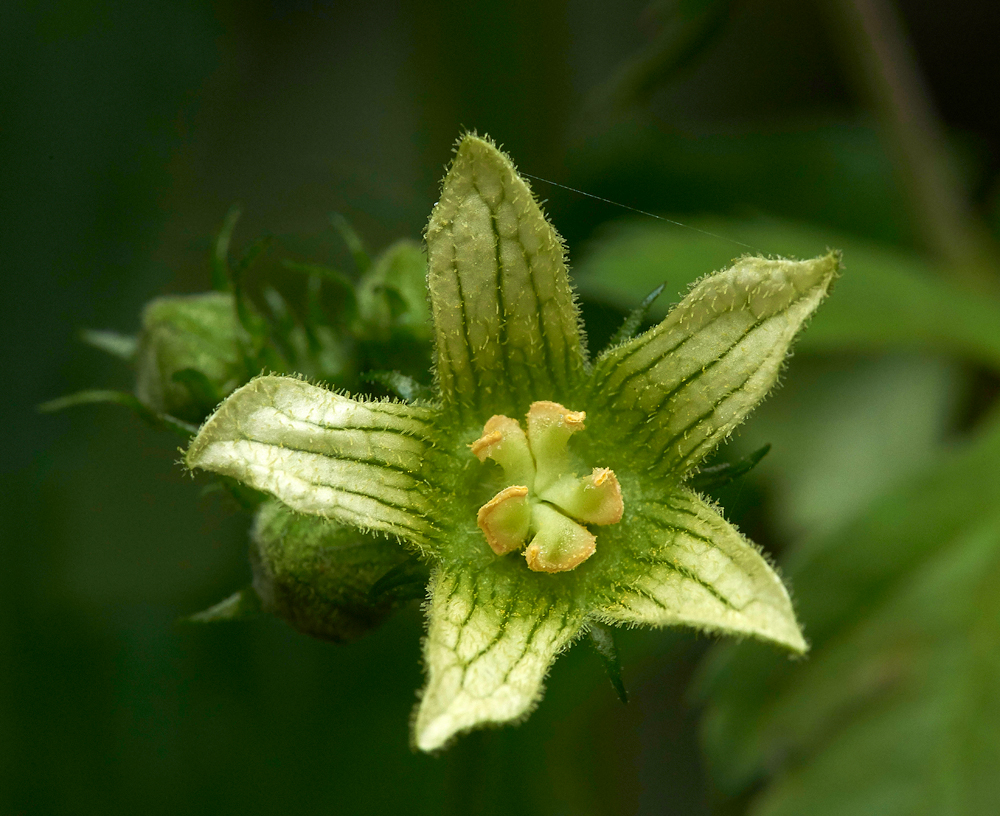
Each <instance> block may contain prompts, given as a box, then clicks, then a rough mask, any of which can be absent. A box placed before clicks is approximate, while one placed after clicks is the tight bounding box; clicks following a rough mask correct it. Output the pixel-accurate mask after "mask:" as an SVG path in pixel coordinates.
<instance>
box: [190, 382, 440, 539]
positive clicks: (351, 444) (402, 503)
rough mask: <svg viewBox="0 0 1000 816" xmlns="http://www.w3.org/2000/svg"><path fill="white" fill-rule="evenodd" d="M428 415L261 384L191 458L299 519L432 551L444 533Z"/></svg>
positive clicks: (198, 443) (226, 407)
mask: <svg viewBox="0 0 1000 816" xmlns="http://www.w3.org/2000/svg"><path fill="white" fill-rule="evenodd" d="M432 415H433V413H432V411H430V410H429V409H426V408H420V407H417V406H413V405H404V404H401V403H392V402H357V401H355V400H352V399H349V398H347V397H342V396H340V395H339V394H334V393H333V392H331V391H327V390H325V389H323V388H318V387H317V386H314V385H309V384H308V383H305V382H303V381H302V380H297V379H293V378H290V377H274V376H268V377H259V378H257V379H255V380H252V381H251V382H250V383H248V384H247V385H245V386H243V387H242V388H240V389H239V390H238V391H236V392H235V393H233V394H232V396H230V397H229V399H227V400H226V401H225V402H223V403H222V405H221V406H219V409H218V410H217V411H216V412H215V413H214V414H213V415H212V416H211V417H210V418H209V419H208V421H207V422H206V423H205V424H204V425H203V426H202V428H201V430H200V431H199V433H198V436H197V437H196V438H195V440H194V441H193V442H192V443H191V447H190V448H189V449H188V452H187V464H188V467H190V468H203V469H205V470H210V471H213V472H215V473H220V474H222V475H225V476H230V477H232V478H234V479H238V480H239V481H241V482H244V483H245V484H247V485H249V486H250V487H253V488H255V489H257V490H262V491H264V492H266V493H270V494H271V495H273V496H275V497H277V498H279V499H281V501H283V502H284V503H285V504H287V505H288V506H289V507H291V508H292V509H294V510H297V511H299V512H301V513H307V514H311V515H318V516H324V517H326V518H330V519H335V520H337V521H340V522H342V523H344V524H349V525H352V526H356V527H359V528H361V529H366V530H375V531H380V532H385V533H390V534H392V535H396V536H399V537H401V538H406V539H409V540H411V541H414V542H416V543H426V542H427V541H428V540H429V538H430V537H432V536H433V535H434V533H435V529H436V527H437V524H436V522H435V521H434V520H432V518H431V515H430V511H431V507H432V501H433V499H434V498H435V497H436V488H434V487H433V485H432V484H431V483H430V482H429V481H428V478H427V474H428V473H429V472H431V471H432V470H433V467H432V465H431V464H429V461H428V460H429V457H430V453H431V449H432V447H433V444H434V440H433V429H432V425H431V417H432Z"/></svg>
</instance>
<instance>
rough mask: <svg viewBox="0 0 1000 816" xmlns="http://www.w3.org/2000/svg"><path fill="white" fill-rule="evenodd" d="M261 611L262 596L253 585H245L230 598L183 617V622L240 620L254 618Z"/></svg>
mask: <svg viewBox="0 0 1000 816" xmlns="http://www.w3.org/2000/svg"><path fill="white" fill-rule="evenodd" d="M260 611H261V607H260V596H259V595H258V594H257V592H256V591H255V590H254V588H253V587H252V586H251V587H244V588H243V589H241V590H238V591H237V592H234V593H233V594H232V595H230V596H229V597H228V598H226V599H224V600H221V601H219V602H218V603H217V604H215V605H214V606H210V607H209V608H208V609H205V610H203V611H201V612H196V613H195V614H194V615H188V616H187V617H186V618H182V619H181V622H182V623H219V622H222V621H238V620H246V619H247V618H252V617H254V616H255V615H257V614H258V613H259V612H260Z"/></svg>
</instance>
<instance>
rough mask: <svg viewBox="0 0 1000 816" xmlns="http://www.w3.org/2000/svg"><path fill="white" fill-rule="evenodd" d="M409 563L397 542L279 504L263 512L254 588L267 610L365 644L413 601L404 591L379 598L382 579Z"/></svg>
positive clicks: (318, 633) (308, 630) (257, 523)
mask: <svg viewBox="0 0 1000 816" xmlns="http://www.w3.org/2000/svg"><path fill="white" fill-rule="evenodd" d="M409 558H410V556H409V554H408V553H407V552H406V550H404V549H403V548H402V547H400V546H399V544H398V543H396V542H394V541H391V540H389V539H387V538H384V537H375V536H371V535H366V534H364V533H361V532H359V531H358V530H354V529H351V528H349V527H344V526H343V525H341V524H338V523H336V522H333V521H328V520H326V519H321V518H316V517H314V516H303V515H300V514H298V513H295V512H293V511H291V510H290V509H289V508H288V507H286V506H284V505H283V504H281V502H277V501H269V502H267V503H266V504H264V505H262V506H261V508H260V510H259V511H258V512H257V516H256V518H255V520H254V526H253V530H252V532H251V548H250V563H251V565H252V566H253V573H254V578H253V586H254V590H255V591H256V593H257V594H258V595H259V596H260V598H261V605H262V608H263V609H264V611H266V612H270V613H272V614H274V615H276V616H278V617H279V618H281V619H282V620H285V621H286V622H288V623H289V624H291V625H292V626H293V627H294V628H295V629H297V630H299V631H300V632H303V633H305V634H307V635H312V636H314V637H318V638H321V639H323V640H329V641H334V642H338V643H340V642H344V641H350V640H355V639H357V638H358V637H360V636H361V635H363V634H365V633H366V632H368V631H370V630H371V629H373V628H374V627H376V626H378V625H379V624H380V623H382V622H383V621H384V620H385V619H386V618H387V617H388V616H389V615H390V614H391V613H392V612H393V611H394V610H395V609H396V608H397V607H398V606H399V605H400V604H401V603H403V602H404V601H406V600H409V595H408V593H406V592H405V587H403V586H402V585H400V586H399V587H395V588H393V587H390V588H387V589H385V591H382V592H380V593H378V595H377V596H375V593H373V589H374V587H375V585H376V583H377V582H378V580H379V579H380V578H381V577H383V576H384V575H385V574H386V573H387V572H389V571H391V570H393V569H395V568H396V567H399V566H401V565H403V564H407V563H409Z"/></svg>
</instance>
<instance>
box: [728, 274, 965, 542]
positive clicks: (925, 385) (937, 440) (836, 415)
mask: <svg viewBox="0 0 1000 816" xmlns="http://www.w3.org/2000/svg"><path fill="white" fill-rule="evenodd" d="M833 297H836V293H834V295H832V296H831V298H830V300H832V299H833ZM806 334H808V330H807V331H806ZM790 367H791V370H790V372H789V376H788V377H787V380H786V382H785V383H784V385H783V386H782V388H781V389H780V391H778V392H777V393H776V394H775V395H774V396H773V397H772V398H771V399H769V400H767V401H766V402H765V403H764V404H763V405H761V406H760V408H758V409H757V411H756V412H755V413H754V415H753V417H752V418H751V420H750V421H749V422H748V423H747V424H746V425H745V426H743V427H742V428H741V429H740V432H739V436H738V438H737V439H735V440H734V441H733V442H732V443H731V444H730V445H729V447H728V449H726V450H724V451H722V452H721V453H720V457H721V458H722V459H723V460H732V459H735V458H739V457H740V456H741V455H742V456H746V455H749V454H750V453H751V452H752V451H754V450H757V449H758V448H760V447H761V446H762V445H765V444H771V445H772V450H771V453H770V454H769V455H768V457H767V458H766V459H765V460H764V461H762V462H761V463H760V464H759V465H758V466H757V467H756V468H755V469H754V470H753V471H752V472H751V473H750V474H749V475H748V476H747V479H748V480H751V481H754V482H757V483H760V484H766V491H767V495H768V496H769V503H768V511H769V516H770V524H771V525H773V527H774V528H775V529H776V531H777V532H779V533H780V534H781V536H782V538H783V539H784V540H786V541H796V542H797V543H796V546H797V547H798V548H802V547H810V546H812V545H813V543H814V542H815V541H818V540H820V539H821V537H822V535H824V534H826V533H829V532H831V531H832V530H834V529H836V528H837V527H838V526H839V525H841V524H843V523H844V522H845V521H846V520H848V519H852V518H855V517H857V516H858V515H859V514H860V513H862V512H864V511H865V510H866V509H867V508H868V507H869V506H870V505H871V504H872V502H873V501H874V500H876V499H877V498H878V497H879V496H881V495H882V494H884V493H885V492H887V491H889V490H892V489H894V488H895V487H897V486H898V485H899V484H901V483H902V482H903V481H905V480H906V479H908V478H910V477H911V476H912V474H914V473H919V472H921V471H922V470H923V469H924V468H925V467H927V466H929V465H930V464H931V463H932V462H933V461H935V459H936V457H938V456H939V455H940V454H941V453H942V451H943V449H944V446H945V444H946V440H947V435H948V433H949V429H950V428H952V427H953V424H954V418H955V415H956V412H957V410H958V408H959V406H960V404H961V400H962V393H963V379H962V377H963V372H962V369H961V366H960V365H958V364H957V363H953V362H951V361H949V360H947V359H944V358H941V357H921V356H919V355H915V354H914V355H910V354H894V355H881V356H875V357H858V356H854V355H836V356H823V357H816V356H807V355H797V356H796V357H794V358H793V359H792V361H791V364H790ZM736 487H737V491H738V485H737V486H736ZM737 498H738V493H737V494H735V495H733V496H731V497H729V499H737ZM723 503H724V504H726V505H727V507H728V506H729V501H728V500H724V502H723ZM731 509H733V508H731Z"/></svg>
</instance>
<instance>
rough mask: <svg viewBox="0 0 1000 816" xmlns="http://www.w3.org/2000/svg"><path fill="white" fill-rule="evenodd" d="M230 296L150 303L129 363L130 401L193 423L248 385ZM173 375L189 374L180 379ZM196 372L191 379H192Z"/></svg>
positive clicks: (176, 297) (208, 295)
mask: <svg viewBox="0 0 1000 816" xmlns="http://www.w3.org/2000/svg"><path fill="white" fill-rule="evenodd" d="M238 330H239V326H238V323H237V320H236V311H235V309H234V307H233V296H232V295H231V294H227V293H223V292H206V293H204V294H198V295H174V296H168V297H160V298H156V299H155V300H153V301H150V302H149V303H148V304H147V305H146V308H145V310H144V311H143V314H142V331H141V333H140V335H139V342H138V348H137V353H136V358H135V364H136V368H137V376H136V384H135V392H136V396H137V397H138V398H139V399H140V400H141V401H142V402H144V403H145V404H146V405H148V406H149V407H151V408H152V409H153V410H155V411H158V412H160V413H165V414H170V415H171V416H175V417H178V418H180V419H184V420H188V421H192V422H198V421H200V420H202V419H204V418H205V416H207V415H208V414H209V413H210V412H211V410H212V409H213V408H214V407H215V405H216V404H217V403H218V402H219V401H220V400H222V399H223V398H224V397H226V396H228V395H229V394H230V393H231V392H232V391H233V390H234V389H235V388H236V387H237V386H239V385H241V384H242V383H243V382H245V381H246V380H247V379H248V376H247V372H246V371H245V367H244V365H243V363H242V359H241V356H240V352H239V345H238V335H237V332H238ZM179 372H189V373H190V375H191V376H189V377H185V375H183V374H181V375H180V376H178V374H179ZM192 372H197V373H192Z"/></svg>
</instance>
